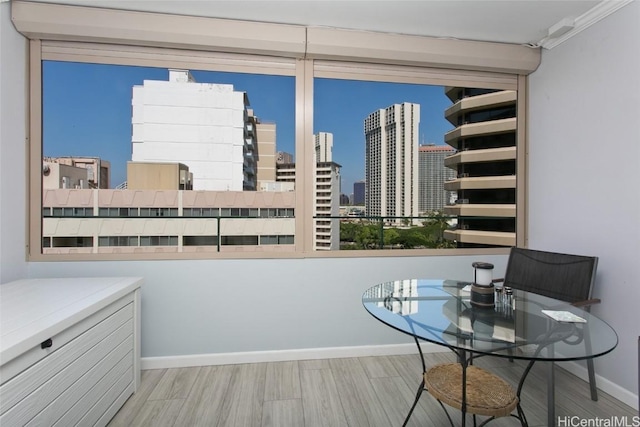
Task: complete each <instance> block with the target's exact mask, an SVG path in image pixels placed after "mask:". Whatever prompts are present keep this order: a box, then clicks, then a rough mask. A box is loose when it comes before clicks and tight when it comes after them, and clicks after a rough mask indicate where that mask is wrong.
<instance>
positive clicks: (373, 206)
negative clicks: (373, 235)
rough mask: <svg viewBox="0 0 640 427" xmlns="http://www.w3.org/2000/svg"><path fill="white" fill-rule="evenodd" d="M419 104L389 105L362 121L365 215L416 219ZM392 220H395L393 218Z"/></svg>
mask: <svg viewBox="0 0 640 427" xmlns="http://www.w3.org/2000/svg"><path fill="white" fill-rule="evenodd" d="M419 125H420V105H419V104H413V103H409V102H403V103H402V104H393V105H390V106H389V107H387V108H385V109H380V110H378V111H375V112H373V113H371V114H370V115H369V116H368V117H367V118H366V119H365V120H364V134H365V140H366V154H365V175H366V200H365V205H366V211H367V216H383V217H390V219H389V220H388V221H387V223H402V219H401V217H415V216H418V199H419V196H418V130H419ZM393 218H396V219H393Z"/></svg>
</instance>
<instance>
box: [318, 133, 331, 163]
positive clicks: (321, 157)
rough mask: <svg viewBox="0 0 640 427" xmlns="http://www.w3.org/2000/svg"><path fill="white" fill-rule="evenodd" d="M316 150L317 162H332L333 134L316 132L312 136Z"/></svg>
mask: <svg viewBox="0 0 640 427" xmlns="http://www.w3.org/2000/svg"><path fill="white" fill-rule="evenodd" d="M313 139H314V140H315V149H316V163H317V162H331V161H333V158H332V157H333V154H332V152H333V134H332V133H329V132H318V133H317V134H315V135H314V136H313Z"/></svg>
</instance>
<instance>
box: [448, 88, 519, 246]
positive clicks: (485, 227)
mask: <svg viewBox="0 0 640 427" xmlns="http://www.w3.org/2000/svg"><path fill="white" fill-rule="evenodd" d="M445 93H446V95H447V97H448V98H449V99H450V100H451V102H452V103H453V105H451V106H450V107H449V108H447V110H446V111H445V113H444V114H445V118H446V119H447V120H448V121H449V122H450V123H451V124H452V125H454V126H455V128H454V129H453V130H451V131H449V132H447V133H446V134H445V142H446V143H447V144H448V145H450V146H451V147H453V148H454V149H455V150H456V153H455V154H452V155H450V156H448V157H447V158H445V159H444V165H445V166H447V167H449V168H451V169H453V170H454V171H455V174H456V176H455V178H454V179H452V180H449V181H448V182H446V183H445V185H444V188H445V189H446V190H449V191H455V192H457V198H456V201H455V203H454V204H451V205H448V206H446V207H445V208H444V211H445V213H446V214H449V215H455V216H457V218H458V220H457V229H455V230H447V231H445V238H446V239H448V240H455V241H456V242H457V245H458V247H486V246H514V245H515V244H516V101H517V97H516V92H515V91H510V90H495V89H494V90H488V89H475V88H462V87H446V88H445Z"/></svg>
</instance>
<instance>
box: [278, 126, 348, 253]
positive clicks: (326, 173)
mask: <svg viewBox="0 0 640 427" xmlns="http://www.w3.org/2000/svg"><path fill="white" fill-rule="evenodd" d="M313 138H314V141H315V149H316V150H315V156H314V160H315V162H314V163H315V168H314V171H313V172H314V173H313V177H314V179H313V182H314V184H313V216H314V220H313V221H314V227H313V229H314V233H313V247H314V249H315V250H320V251H323V250H324V251H337V250H339V249H340V219H339V218H338V217H339V216H340V167H341V166H340V165H339V164H337V163H335V162H333V161H332V160H331V159H332V158H333V154H332V150H333V134H332V133H328V132H319V133H317V134H315V135H314V136H313ZM278 154H279V155H280V154H282V156H281V158H282V159H285V158H286V159H287V160H291V159H292V156H291V155H287V153H282V152H280V153H278ZM285 155H286V156H285ZM295 179H296V164H295V163H293V162H291V163H284V162H282V161H279V162H278V163H277V168H276V180H277V181H278V183H281V184H283V185H284V184H288V185H291V186H293V185H294V184H295ZM332 217H333V218H332Z"/></svg>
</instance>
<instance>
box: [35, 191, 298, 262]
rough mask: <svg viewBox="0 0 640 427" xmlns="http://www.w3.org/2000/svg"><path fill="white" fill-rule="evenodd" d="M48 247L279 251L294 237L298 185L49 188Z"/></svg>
mask: <svg viewBox="0 0 640 427" xmlns="http://www.w3.org/2000/svg"><path fill="white" fill-rule="evenodd" d="M42 199H43V200H42V206H43V209H42V210H43V213H42V216H43V218H42V240H43V253H45V254H74V253H75V254H90V253H94V254H96V253H97V254H107V253H180V252H265V251H267V252H274V251H291V250H292V247H293V245H294V244H295V240H294V235H295V195H294V193H293V192H260V191H188V190H177V189H174V190H157V189H156V190H149V189H145V190H133V189H126V190H112V189H62V188H59V189H54V188H50V189H44V190H43V198H42Z"/></svg>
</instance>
